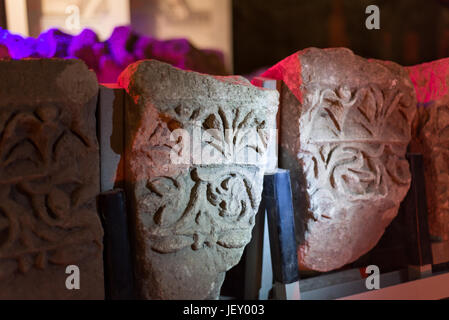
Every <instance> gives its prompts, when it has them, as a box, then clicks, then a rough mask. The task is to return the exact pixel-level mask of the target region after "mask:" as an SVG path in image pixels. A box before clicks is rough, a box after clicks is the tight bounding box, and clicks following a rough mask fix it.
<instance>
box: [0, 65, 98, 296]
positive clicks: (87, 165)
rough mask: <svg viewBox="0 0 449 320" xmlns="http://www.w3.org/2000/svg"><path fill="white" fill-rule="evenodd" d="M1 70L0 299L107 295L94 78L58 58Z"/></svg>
mask: <svg viewBox="0 0 449 320" xmlns="http://www.w3.org/2000/svg"><path fill="white" fill-rule="evenodd" d="M0 70H1V73H0V79H1V86H0V299H103V298H104V282H103V258H102V257H103V255H102V236H103V231H102V227H101V224H100V220H99V218H98V215H97V211H96V199H95V197H96V195H97V194H98V192H99V180H100V178H99V153H98V143H97V140H96V124H95V109H96V98H97V91H98V84H97V81H96V78H95V74H94V73H92V72H90V71H88V69H87V67H86V66H85V65H84V63H83V62H81V61H76V60H59V59H55V60H39V59H36V60H26V61H15V60H10V61H0ZM70 265H75V266H77V267H78V270H79V276H80V287H79V290H68V289H67V287H66V280H67V278H68V277H69V276H70V275H71V274H67V273H66V268H67V267H68V266H70ZM71 272H72V274H73V275H74V276H75V277H76V275H75V274H74V273H73V272H76V271H71ZM68 283H69V286H70V284H72V285H76V279H73V281H72V280H70V279H69V281H68Z"/></svg>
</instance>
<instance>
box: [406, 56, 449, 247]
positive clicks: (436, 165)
mask: <svg viewBox="0 0 449 320" xmlns="http://www.w3.org/2000/svg"><path fill="white" fill-rule="evenodd" d="M408 71H409V73H410V78H411V80H412V82H413V84H414V85H415V89H416V98H417V100H418V108H417V112H418V114H417V117H416V118H415V120H416V121H415V122H414V126H413V141H412V144H411V150H412V152H419V153H422V154H423V159H424V169H425V180H426V195H427V208H428V211H429V229H430V230H429V231H430V234H431V235H432V236H433V238H434V239H439V240H445V241H447V240H449V91H448V84H449V82H448V81H449V59H442V60H438V61H433V62H430V63H424V64H421V65H417V66H413V67H409V68H408Z"/></svg>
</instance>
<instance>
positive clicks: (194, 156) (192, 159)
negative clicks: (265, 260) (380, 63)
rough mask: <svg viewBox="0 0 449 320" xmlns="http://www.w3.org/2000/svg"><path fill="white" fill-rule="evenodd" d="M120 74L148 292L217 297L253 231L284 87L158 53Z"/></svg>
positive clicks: (130, 186)
mask: <svg viewBox="0 0 449 320" xmlns="http://www.w3.org/2000/svg"><path fill="white" fill-rule="evenodd" d="M119 84H120V85H121V86H122V87H123V88H125V89H126V91H127V93H128V97H127V99H128V100H127V103H126V106H125V114H126V121H125V122H126V135H127V137H126V146H127V149H126V165H125V167H126V169H125V171H126V183H127V188H126V190H127V196H128V198H129V203H130V208H131V213H132V220H133V223H132V224H133V230H134V236H133V239H134V240H133V244H134V247H135V252H136V278H137V285H138V286H139V291H140V295H141V297H142V298H145V299H217V298H218V296H219V293H220V288H221V285H222V282H223V280H224V276H225V272H226V271H227V270H229V269H230V268H231V267H233V266H234V265H236V264H237V263H238V262H239V260H240V258H241V255H242V253H243V249H244V247H245V246H246V244H247V243H248V242H249V241H250V238H251V231H252V228H253V226H254V218H255V214H256V212H257V209H258V206H259V202H260V198H261V191H262V185H263V174H264V172H263V167H264V162H265V161H266V148H267V144H268V143H269V140H270V135H269V133H268V132H267V131H268V130H269V129H270V128H274V126H275V116H276V111H277V105H278V98H279V94H278V92H277V91H276V90H269V89H261V88H257V87H254V86H252V85H251V84H250V83H249V82H248V81H247V80H245V79H244V78H241V77H218V76H210V75H204V74H199V73H196V72H188V71H182V70H180V69H177V68H174V67H172V66H170V65H168V64H165V63H161V62H158V61H155V60H144V61H141V62H137V63H135V64H133V65H131V66H129V67H128V68H127V69H126V70H125V71H124V72H123V73H122V74H121V76H120V78H119ZM206 130H208V131H207V132H209V135H205V134H204V132H205V131H206ZM182 132H184V133H188V136H180V135H178V133H182ZM198 133H200V134H203V139H202V140H200V141H199V142H198V140H195V137H194V136H195V134H198ZM170 136H172V137H173V139H170ZM189 137H190V138H191V140H189ZM189 141H190V142H189ZM180 154H182V155H187V156H186V157H185V158H184V160H186V159H187V160H186V161H178V160H176V159H177V158H176V157H175V158H173V156H174V155H175V156H176V155H180ZM211 154H213V157H211ZM174 159H175V160H174Z"/></svg>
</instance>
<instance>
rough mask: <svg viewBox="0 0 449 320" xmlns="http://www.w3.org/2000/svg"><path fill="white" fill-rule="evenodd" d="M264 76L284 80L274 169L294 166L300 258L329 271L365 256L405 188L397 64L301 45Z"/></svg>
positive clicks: (401, 80) (406, 118)
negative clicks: (277, 155)
mask: <svg viewBox="0 0 449 320" xmlns="http://www.w3.org/2000/svg"><path fill="white" fill-rule="evenodd" d="M262 76H265V77H271V78H276V79H280V80H283V81H284V83H285V84H286V85H284V86H283V89H282V98H281V101H282V106H281V111H282V112H281V120H280V122H281V124H280V137H281V141H280V155H279V156H280V158H279V163H280V167H282V168H287V169H290V170H291V177H292V188H293V197H294V207H295V214H296V215H297V216H296V227H297V231H298V235H297V236H298V237H297V240H298V242H299V248H298V259H299V263H300V265H301V266H302V267H305V268H309V269H313V270H317V271H329V270H333V269H337V268H339V267H342V266H343V265H345V264H347V263H350V262H352V261H354V260H356V259H357V258H358V257H360V256H361V255H362V254H364V253H366V252H367V251H369V250H370V249H371V248H373V247H374V245H375V244H376V243H377V241H378V240H379V238H380V237H381V235H382V234H383V232H384V230H385V228H386V227H387V226H388V225H389V223H390V222H391V221H392V220H393V218H394V217H395V216H396V214H397V210H398V207H399V204H400V202H401V201H402V199H403V198H404V196H405V195H406V193H407V191H408V188H409V184H410V172H409V166H408V162H407V160H406V159H405V152H406V148H407V145H408V143H409V141H410V138H411V122H412V119H413V117H414V114H415V95H414V90H413V85H412V83H411V81H410V80H409V78H408V75H407V73H406V71H405V69H403V68H402V67H400V66H398V65H396V64H394V63H392V62H382V61H375V60H365V59H363V58H361V57H358V56H356V55H354V54H353V53H352V52H351V51H350V50H348V49H342V48H339V49H325V50H320V49H315V48H311V49H307V50H304V51H300V52H298V53H295V54H293V55H292V56H290V57H288V58H286V59H285V60H283V61H281V62H280V63H279V64H277V65H275V66H274V67H272V68H271V69H269V70H268V71H267V72H266V73H265V74H263V75H262Z"/></svg>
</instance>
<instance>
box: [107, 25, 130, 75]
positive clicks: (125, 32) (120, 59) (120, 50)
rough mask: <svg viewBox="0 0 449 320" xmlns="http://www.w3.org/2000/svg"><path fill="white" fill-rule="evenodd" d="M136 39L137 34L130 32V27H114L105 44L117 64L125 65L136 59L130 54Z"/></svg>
mask: <svg viewBox="0 0 449 320" xmlns="http://www.w3.org/2000/svg"><path fill="white" fill-rule="evenodd" d="M136 40H137V35H136V34H134V33H133V32H132V30H131V28H130V27H128V26H122V27H116V28H114V31H113V32H112V34H111V36H110V37H109V39H108V40H107V44H108V48H109V51H110V53H111V56H112V58H113V59H114V60H115V62H116V63H117V64H119V65H121V66H124V67H126V66H127V65H129V64H131V63H133V62H134V61H136V59H135V57H134V55H133V54H132V52H133V46H134V43H135V42H136Z"/></svg>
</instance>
